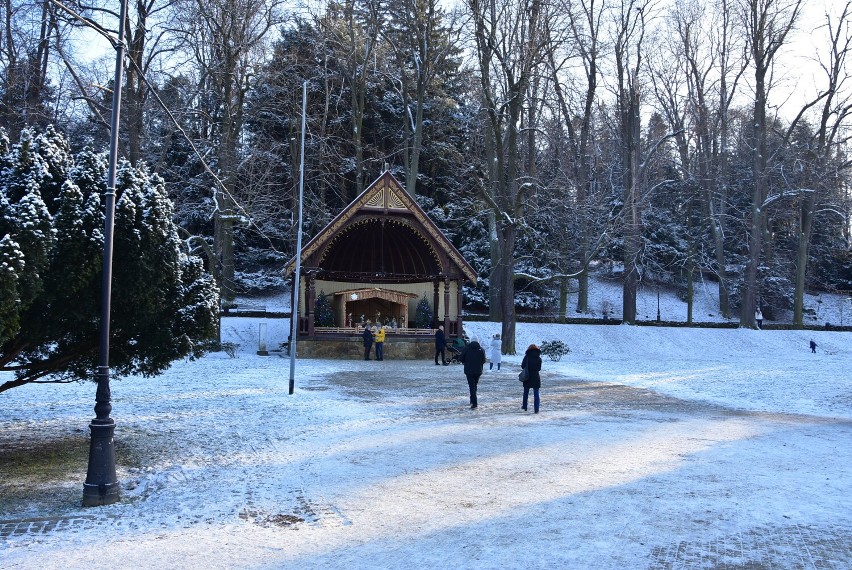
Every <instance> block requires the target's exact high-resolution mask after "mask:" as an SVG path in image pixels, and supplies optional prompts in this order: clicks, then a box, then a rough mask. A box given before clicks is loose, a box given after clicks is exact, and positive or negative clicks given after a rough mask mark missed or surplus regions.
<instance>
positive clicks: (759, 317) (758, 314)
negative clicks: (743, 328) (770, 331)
mask: <svg viewBox="0 0 852 570" xmlns="http://www.w3.org/2000/svg"><path fill="white" fill-rule="evenodd" d="M754 320H755V322H756V323H757V328H759V329H762V328H763V313H762V312H761V310H760V307H757V308H756V309H755V310H754Z"/></svg>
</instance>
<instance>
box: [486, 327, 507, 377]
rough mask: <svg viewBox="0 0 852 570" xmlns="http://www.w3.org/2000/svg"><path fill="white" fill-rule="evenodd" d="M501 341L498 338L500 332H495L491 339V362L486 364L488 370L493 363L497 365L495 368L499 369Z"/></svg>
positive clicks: (491, 367)
mask: <svg viewBox="0 0 852 570" xmlns="http://www.w3.org/2000/svg"><path fill="white" fill-rule="evenodd" d="M502 349H503V342H502V341H501V340H500V334H499V333H498V334H495V335H494V338H492V339H491V354H490V355H489V356H490V357H491V362H490V363H489V364H488V370H493V369H494V365H495V364H496V365H497V370H500V358H501V355H502Z"/></svg>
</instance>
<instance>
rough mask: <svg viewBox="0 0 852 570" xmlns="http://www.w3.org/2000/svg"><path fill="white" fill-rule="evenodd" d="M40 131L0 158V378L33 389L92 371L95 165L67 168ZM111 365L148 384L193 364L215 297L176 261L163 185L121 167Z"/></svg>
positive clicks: (212, 318) (97, 232) (99, 235)
mask: <svg viewBox="0 0 852 570" xmlns="http://www.w3.org/2000/svg"><path fill="white" fill-rule="evenodd" d="M66 150H67V145H66V144H65V142H64V139H62V137H61V136H59V135H57V134H56V133H55V132H53V131H51V130H48V131H47V132H45V133H44V134H42V135H38V136H34V135H33V134H32V133H31V132H29V131H25V132H24V133H23V135H22V137H21V141H20V142H19V143H18V144H17V145H15V146H14V147H12V148H11V149H10V150H9V151H8V152H6V153H5V154H3V156H2V157H0V164H2V165H3V167H2V169H0V322H2V327H0V371H14V374H15V379H14V380H9V381H7V382H5V383H3V384H0V392H3V391H5V390H8V389H10V388H13V387H16V386H20V385H23V384H27V383H32V382H66V381H73V380H81V379H93V378H94V371H95V370H96V367H97V360H98V354H97V349H98V338H99V334H98V332H99V331H98V327H99V322H100V319H99V317H100V291H101V266H102V262H101V260H102V252H103V240H104V233H103V227H104V215H103V205H102V202H101V198H102V196H103V193H104V190H105V186H106V183H105V180H106V160H105V158H104V157H103V155H99V154H96V153H94V152H93V151H91V150H86V151H84V152H82V153H80V154H79V155H78V156H77V157H76V160H75V159H74V158H73V157H71V155H70V154H69V153H67V152H66ZM117 191H118V196H119V197H118V200H117V204H116V216H115V234H114V263H113V281H112V284H113V288H112V312H111V321H112V328H111V341H110V366H111V367H112V368H113V370H114V371H115V372H116V373H117V374H119V375H126V374H142V375H145V376H152V375H156V374H158V373H160V372H162V371H163V370H165V369H167V368H168V367H169V365H170V363H171V362H172V361H174V360H175V359H178V358H184V357H190V358H194V357H197V356H200V355H201V354H203V352H204V350H205V348H206V347H207V346H208V343H209V341H210V340H211V339H213V338H214V337H215V332H216V328H215V325H216V317H217V307H218V292H217V290H216V287H215V283H214V281H213V280H212V278H211V277H210V276H209V275H208V274H206V273H205V272H204V271H203V269H202V265H201V263H200V260H198V259H196V258H190V257H188V256H187V255H186V254H185V253H184V251H183V242H182V240H180V239H179V237H178V234H177V228H176V226H175V225H174V223H173V222H172V216H173V210H172V205H171V202H170V201H169V199H168V197H167V195H166V191H165V187H164V184H163V181H162V179H161V178H160V177H159V176H157V175H155V174H150V173H149V172H147V170H146V169H144V168H135V167H133V166H131V165H130V164H129V163H127V162H122V163H121V164H120V165H119V169H118V177H117Z"/></svg>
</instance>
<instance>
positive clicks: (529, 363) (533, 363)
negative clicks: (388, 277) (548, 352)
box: [521, 344, 541, 413]
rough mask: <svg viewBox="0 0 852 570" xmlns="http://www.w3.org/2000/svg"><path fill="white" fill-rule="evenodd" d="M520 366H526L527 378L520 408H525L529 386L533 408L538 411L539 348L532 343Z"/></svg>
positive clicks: (539, 385)
mask: <svg viewBox="0 0 852 570" xmlns="http://www.w3.org/2000/svg"><path fill="white" fill-rule="evenodd" d="M521 368H526V370H527V379H526V380H524V399H523V400H522V401H521V409H522V410H524V411H526V410H527V402H528V400H529V394H530V388H532V390H533V410H534V411H535V413H538V406H539V403H540V400H539V397H538V390H539V388H541V374H540V372H541V350H540V349H539V348H538V347H537V346H536V345H534V344H531V345H530V346H529V348H527V352H526V354H524V359H523V361H521Z"/></svg>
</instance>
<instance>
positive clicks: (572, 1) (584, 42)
mask: <svg viewBox="0 0 852 570" xmlns="http://www.w3.org/2000/svg"><path fill="white" fill-rule="evenodd" d="M605 6H606V4H605V2H604V1H603V0H599V1H598V2H596V1H595V0H567V1H565V2H563V3H562V10H564V12H565V13H566V14H565V19H564V20H558V21H557V22H558V23H560V24H562V23H563V22H564V24H565V27H566V30H565V32H564V35H565V41H564V43H562V42H560V44H559V45H560V46H561V47H562V48H563V49H561V50H559V51H557V50H556V49H553V50H551V51H550V52H549V55H550V57H549V62H548V64H549V69H550V72H551V74H552V79H553V86H554V93H555V95H556V101H557V109H558V112H559V114H560V116H561V118H562V123H563V125H564V127H565V130H566V131H567V134H568V143H569V145H570V153H571V158H570V160H571V167H572V175H573V179H574V181H575V184H576V204H575V205H576V212H577V214H578V215H579V217H578V236H577V237H578V239H579V242H580V244H579V245H580V247H579V255H580V258H581V259H580V260H579V261H580V272H579V275H578V283H579V290H578V295H577V312H581V313H585V312H587V311H588V310H589V276H588V272H587V270H586V268H587V267H588V264H589V262H590V261H591V256H592V252H593V250H594V243H595V241H596V240H594V239H593V236H592V234H593V230H592V227H591V226H592V225H593V224H594V220H592V219H590V218H589V216H588V215H586V214H587V213H588V212H590V211H591V209H590V208H589V200H590V195H591V194H593V185H594V184H595V180H596V176H595V171H594V168H595V167H594V164H595V156H594V152H593V150H592V148H591V142H592V134H593V133H592V126H593V117H594V107H595V104H596V101H597V88H598V81H599V76H600V69H599V63H600V56H601V25H602V22H603V16H604V10H605ZM549 23H550V26H549V30H550V32H551V34H552V33H553V27H554V26H553V23H554V19H551V20H549ZM560 54H561V59H559V60H557V57H560ZM575 60H578V64H579V67H580V69H581V72H580V73H579V74H578V75H579V77H574V74H573V73H571V72H570V71H568V70H566V68H567V67H568V66H571V65H572V64H574V62H575ZM566 73H568V74H569V75H570V77H566ZM574 82H576V83H577V84H578V85H577V87H576V88H575V91H574V92H573V93H572V92H571V91H569V89H568V86H569V85H572V84H574ZM572 95H573V96H572ZM562 290H563V292H562V295H563V296H564V295H565V294H566V293H567V290H566V288H565V287H563V288H562Z"/></svg>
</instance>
